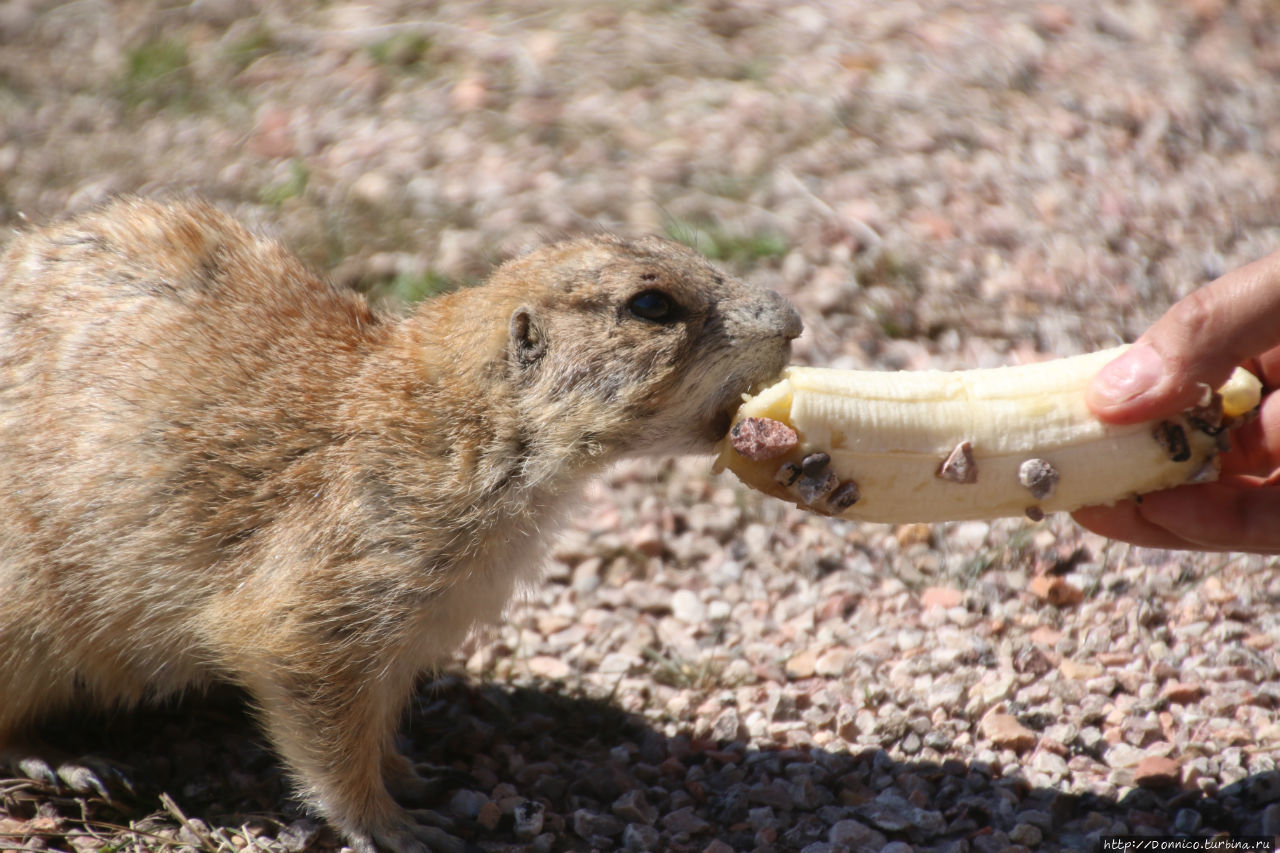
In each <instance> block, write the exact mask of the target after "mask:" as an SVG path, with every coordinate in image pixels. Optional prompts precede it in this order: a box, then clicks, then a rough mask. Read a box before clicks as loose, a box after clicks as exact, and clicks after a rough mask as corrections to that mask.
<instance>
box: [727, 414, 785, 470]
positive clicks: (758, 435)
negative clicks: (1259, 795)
mask: <svg viewBox="0 0 1280 853" xmlns="http://www.w3.org/2000/svg"><path fill="white" fill-rule="evenodd" d="M797 440H798V439H797V437H796V431H795V430H793V429H792V428H791V427H789V426H787V425H786V424H784V423H783V422H782V421H775V420H774V419H772V418H745V419H743V420H741V421H739V422H738V423H736V424H734V426H733V429H731V430H729V443H730V444H732V445H733V449H734V450H736V451H738V452H739V453H741V454H742V455H743V456H745V457H747V458H748V459H750V460H752V461H753V462H763V461H765V460H767V459H776V458H777V457H779V456H782V455H783V454H784V453H789V452H790V451H791V450H792V448H794V447H795V446H796V442H797Z"/></svg>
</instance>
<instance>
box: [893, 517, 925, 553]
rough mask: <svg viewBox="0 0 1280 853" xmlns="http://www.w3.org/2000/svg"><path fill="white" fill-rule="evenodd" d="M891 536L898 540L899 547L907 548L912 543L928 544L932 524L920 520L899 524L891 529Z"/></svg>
mask: <svg viewBox="0 0 1280 853" xmlns="http://www.w3.org/2000/svg"><path fill="white" fill-rule="evenodd" d="M893 536H894V538H895V539H897V540H898V547H900V548H909V547H910V546H912V545H928V544H929V543H930V542H932V541H933V525H930V524H923V523H920V522H915V523H912V524H901V525H899V526H898V527H897V528H896V529H895V530H894V531H893Z"/></svg>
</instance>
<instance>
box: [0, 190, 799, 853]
mask: <svg viewBox="0 0 1280 853" xmlns="http://www.w3.org/2000/svg"><path fill="white" fill-rule="evenodd" d="M800 329H801V324H800V320H799V317H798V316H797V314H796V313H795V311H794V310H793V309H792V308H791V307H790V306H789V305H787V303H786V302H785V301H784V300H783V299H782V298H781V297H780V296H778V295H777V294H775V293H772V292H768V291H763V290H759V289H755V288H752V287H749V286H747V285H746V284H744V283H742V282H740V281H737V280H734V279H733V278H730V277H728V276H725V275H722V274H721V273H719V272H718V271H716V270H715V269H714V268H713V267H712V266H710V265H709V264H708V263H707V262H706V261H704V260H703V259H701V258H700V257H699V256H698V255H696V254H695V253H694V252H692V251H691V250H689V249H687V248H685V247H683V246H680V245H677V244H674V243H670V242H667V241H665V240H660V239H656V238H649V239H644V240H639V241H635V242H628V241H625V240H622V239H618V238H614V237H593V238H584V239H578V240H574V241H570V242H565V243H559V244H555V245H552V246H549V247H547V248H544V249H541V250H539V251H536V252H533V253H532V254H529V255H527V256H525V257H522V258H520V259H517V260H514V261H511V262H509V263H507V264H505V265H503V266H502V267H500V268H499V269H497V270H496V271H495V272H494V274H493V275H492V277H491V278H490V279H489V281H488V282H487V283H486V284H484V285H483V286H479V287H476V288H472V289H467V290H461V291H457V292H454V293H450V294H447V295H444V296H440V297H437V298H434V299H431V300H429V301H427V302H425V303H423V304H422V305H420V306H419V307H418V308H417V310H416V311H415V312H413V313H412V314H411V315H409V316H407V317H404V318H398V317H395V316H392V315H390V314H386V313H383V312H380V311H378V310H375V309H373V308H371V307H370V306H369V305H368V304H367V303H366V301H365V299H364V298H363V297H361V296H360V295H358V294H356V293H355V292H352V291H348V290H344V289H341V288H338V287H335V286H333V285H331V284H329V283H327V282H325V281H324V280H322V279H321V278H318V277H317V276H315V275H314V274H312V273H311V272H309V271H308V270H307V269H306V268H305V267H304V266H303V265H302V264H301V263H300V262H299V261H298V260H297V259H296V258H295V257H293V256H292V255H290V254H289V253H288V252H287V251H285V250H284V249H282V248H281V247H280V246H278V245H277V244H275V243H273V242H271V241H269V240H266V239H263V238H260V237H257V236H255V235H253V234H251V233H250V232H249V231H247V230H246V229H244V228H243V227H241V226H240V225H238V224H237V223H236V222H235V221H233V220H232V219H231V218H230V217H228V216H227V215H225V214H223V213H221V212H219V211H218V210H216V209H215V208H213V207H210V206H208V205H206V204H202V203H198V202H182V203H157V202H152V201H144V200H138V199H124V200H119V201H116V202H114V203H112V204H110V205H108V206H106V207H104V208H102V209H100V210H98V211H96V212H94V213H91V214H88V215H84V216H81V217H78V218H73V219H71V220H69V221H66V222H63V223H61V224H55V225H52V226H49V227H46V228H43V229H36V230H32V231H29V232H27V233H24V234H22V235H19V236H18V237H16V238H15V239H14V240H13V241H12V242H11V243H10V245H9V246H8V248H7V250H6V251H5V253H4V254H3V255H0V696H3V697H4V701H3V702H0V745H3V743H4V742H5V741H6V740H7V739H9V738H11V737H12V736H13V735H14V734H16V733H17V731H18V729H19V728H20V727H21V726H22V725H23V724H24V723H27V722H29V721H31V720H32V719H33V718H36V717H38V716H39V715H40V714H42V713H46V712H48V711H51V710H54V709H56V708H58V707H62V706H66V705H68V704H69V703H72V702H73V701H82V700H87V701H90V702H94V703H97V704H100V705H123V706H130V705H134V704H136V703H138V702H141V701H145V700H147V699H150V698H154V697H160V696H164V695H168V694H173V693H175V692H178V691H182V690H186V689H189V688H193V687H194V688H199V687H201V686H202V685H206V684H208V683H210V682H212V681H214V680H225V681H230V682H232V683H235V684H238V685H240V686H241V687H243V688H244V689H245V690H246V691H247V692H248V693H249V695H250V696H251V697H252V700H253V702H254V704H255V706H256V709H257V713H258V718H259V719H260V721H261V724H262V726H263V728H264V730H265V731H266V733H267V735H268V736H269V738H270V740H271V742H272V743H273V745H274V747H275V748H276V750H277V751H278V753H279V755H280V757H281V759H282V760H283V762H284V764H285V766H286V767H287V769H288V771H289V773H290V775H291V777H292V778H293V780H294V782H295V783H296V786H297V790H298V792H299V795H300V796H301V797H302V798H303V799H304V800H305V802H306V803H307V804H308V805H309V806H311V807H313V808H314V809H316V810H317V811H318V812H319V813H321V814H322V815H324V816H325V817H326V818H327V819H328V820H329V821H330V822H331V823H332V824H333V825H334V826H335V827H336V828H337V829H339V830H340V831H341V832H342V833H344V834H345V836H346V838H347V839H348V840H349V841H350V842H351V844H352V845H353V847H355V848H356V849H357V850H358V851H360V853H372V852H373V851H374V850H376V849H385V850H391V851H399V853H419V851H425V850H427V849H429V839H430V838H431V833H430V831H429V830H427V829H426V828H424V827H421V826H419V825H418V824H417V823H416V822H415V821H414V820H413V818H412V817H411V815H410V814H409V812H407V811H406V810H405V809H404V808H402V807H401V806H400V805H399V804H398V803H397V802H396V801H395V800H394V799H393V798H392V794H393V793H395V794H396V795H399V796H400V797H401V798H402V799H405V798H412V797H413V795H414V794H415V793H419V794H420V793H421V791H422V780H420V779H418V778H417V777H416V775H415V774H414V772H413V769H412V766H411V764H410V763H409V761H408V760H407V759H406V758H404V757H403V756H400V755H399V754H398V753H397V752H396V751H395V750H394V749H393V747H392V739H393V735H394V731H395V727H396V725H397V723H398V720H399V717H400V715H401V712H402V710H403V708H404V705H405V702H406V701H407V699H408V698H409V697H410V695H411V693H412V690H413V686H414V683H415V680H416V678H417V677H418V676H419V675H420V674H421V673H423V672H424V671H426V670H429V669H431V668H433V667H435V666H437V665H439V664H440V663H442V662H443V661H444V660H445V659H446V657H447V656H448V655H449V654H450V652H451V651H452V650H453V648H454V647H455V645H456V644H457V643H458V642H459V641H460V640H461V639H463V637H464V636H465V635H466V633H467V632H468V630H469V629H470V628H471V627H472V626H473V625H475V624H476V623H477V622H479V621H481V620H492V619H496V618H497V617H499V616H500V615H501V612H502V610H503V608H504V606H505V605H506V603H507V601H508V598H509V597H510V595H511V593H512V591H513V590H514V589H515V588H516V587H517V586H518V585H519V584H522V583H529V582H532V581H533V580H535V579H536V577H537V569H538V564H539V562H540V558H541V554H542V551H543V548H544V546H545V544H546V538H547V535H548V531H550V530H552V529H553V528H554V527H555V526H556V523H557V521H558V520H559V519H560V518H561V516H563V514H564V513H565V511H566V508H567V507H569V506H571V505H572V501H573V498H574V497H575V495H576V493H577V492H578V487H579V486H580V485H581V484H582V483H583V481H584V479H585V478H587V477H589V476H590V475H592V474H593V473H595V472H597V471H599V470H600V469H601V468H603V467H604V466H605V465H607V464H609V463H610V462H612V461H614V460H617V459H619V458H621V457H625V456H630V455H637V454H673V453H684V452H709V451H710V449H711V445H712V443H713V442H714V441H715V440H716V439H718V438H719V437H720V436H721V435H723V433H724V430H725V429H726V428H727V426H728V417H729V413H730V411H731V410H732V409H733V408H734V407H735V406H736V404H737V402H738V401H739V399H740V395H741V394H742V393H743V392H744V391H746V390H747V389H748V388H749V387H751V386H753V385H757V384H759V383H762V382H764V381H766V380H768V379H770V378H771V377H773V376H774V375H775V374H776V373H777V372H778V371H779V370H780V369H781V368H782V367H783V365H784V364H785V363H786V361H787V357H788V353H789V344H790V341H791V340H792V339H793V338H795V337H796V336H797V335H799V333H800Z"/></svg>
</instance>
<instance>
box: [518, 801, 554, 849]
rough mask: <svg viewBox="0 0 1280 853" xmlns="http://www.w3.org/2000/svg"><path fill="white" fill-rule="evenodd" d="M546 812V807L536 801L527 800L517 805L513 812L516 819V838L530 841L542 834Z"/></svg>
mask: <svg viewBox="0 0 1280 853" xmlns="http://www.w3.org/2000/svg"><path fill="white" fill-rule="evenodd" d="M546 812H547V809H546V807H545V806H544V805H542V803H539V802H537V801H536V800H525V801H523V802H521V803H519V804H517V805H516V807H515V810H514V811H513V812H512V817H514V818H515V834H516V837H517V838H523V839H524V840H525V841H528V840H529V839H531V838H533V837H534V836H536V835H538V834H539V833H541V832H542V824H543V821H544V820H545V818H546Z"/></svg>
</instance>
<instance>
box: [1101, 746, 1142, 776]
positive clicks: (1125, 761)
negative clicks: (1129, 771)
mask: <svg viewBox="0 0 1280 853" xmlns="http://www.w3.org/2000/svg"><path fill="white" fill-rule="evenodd" d="M1145 756H1146V753H1144V752H1143V751H1142V750H1140V749H1138V748H1137V747H1136V746H1132V745H1130V744H1127V743H1117V744H1115V745H1113V746H1111V747H1109V748H1108V749H1107V751H1106V754H1105V755H1103V758H1102V760H1103V761H1105V762H1106V765H1107V766H1108V767H1110V768H1111V769H1113V770H1124V769H1126V768H1131V767H1136V766H1137V764H1138V762H1140V761H1142V759H1143V758H1144V757H1145Z"/></svg>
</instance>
